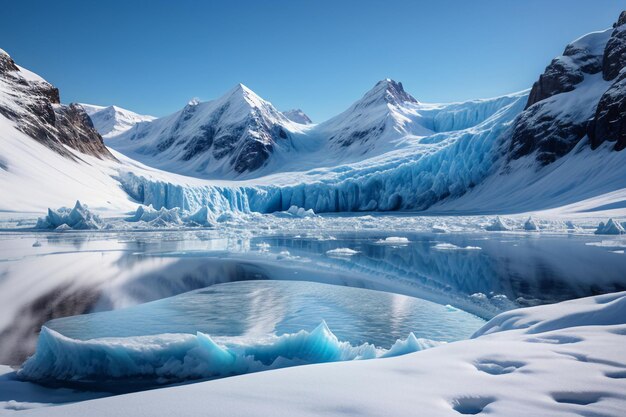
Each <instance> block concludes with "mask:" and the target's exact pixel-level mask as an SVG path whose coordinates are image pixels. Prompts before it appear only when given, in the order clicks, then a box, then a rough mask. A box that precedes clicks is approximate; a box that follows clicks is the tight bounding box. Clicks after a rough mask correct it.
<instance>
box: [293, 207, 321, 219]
mask: <svg viewBox="0 0 626 417" xmlns="http://www.w3.org/2000/svg"><path fill="white" fill-rule="evenodd" d="M287 213H289V214H291V215H292V216H295V217H315V212H314V211H313V210H312V209H308V210H306V209H304V208H302V207H298V206H291V207H289V209H288V210H287Z"/></svg>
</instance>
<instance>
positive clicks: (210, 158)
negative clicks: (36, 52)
mask: <svg viewBox="0 0 626 417" xmlns="http://www.w3.org/2000/svg"><path fill="white" fill-rule="evenodd" d="M625 33H626V13H622V15H621V16H620V18H619V20H618V22H617V23H616V24H615V25H614V27H613V28H611V29H608V30H605V31H601V32H594V33H591V34H588V35H585V36H583V37H581V38H579V39H577V40H576V41H574V42H572V43H571V44H570V45H568V46H567V48H566V49H565V51H564V53H563V55H562V56H559V57H557V58H556V59H555V60H553V61H552V63H550V65H549V66H548V67H547V68H546V71H545V72H544V74H542V75H541V76H540V78H539V80H538V81H537V83H535V85H534V86H533V88H532V89H531V90H530V93H529V92H527V91H524V92H520V93H514V94H509V95H504V96H501V97H496V98H492V99H483V100H472V101H468V102H463V103H451V104H431V103H423V102H419V101H418V100H416V99H415V98H414V97H413V96H412V95H410V94H408V93H407V92H406V91H405V90H404V87H403V86H402V84H401V83H399V82H396V81H393V80H390V79H385V80H382V81H380V82H378V83H376V84H375V86H374V87H373V88H372V89H371V90H370V91H368V92H366V93H365V95H364V96H363V97H362V98H361V99H359V100H358V101H356V102H355V103H354V104H353V105H351V106H350V107H349V108H348V109H347V110H346V111H344V112H342V113H341V114H339V115H337V116H335V117H333V118H331V119H330V120H328V121H326V122H323V123H320V124H310V125H304V124H300V123H295V122H293V121H291V120H289V119H288V118H287V117H286V116H285V115H284V114H283V113H281V112H279V111H278V110H276V109H275V108H274V106H273V105H272V104H271V103H270V102H268V101H266V100H263V99H262V98H260V97H259V96H258V95H256V94H255V93H254V92H252V91H251V90H250V89H248V88H247V87H245V86H243V85H238V86H236V87H235V88H233V89H232V90H231V91H229V92H228V93H226V94H225V95H224V96H222V97H220V98H218V99H216V100H213V101H209V102H203V103H200V102H197V101H193V102H190V103H189V104H188V105H187V106H185V107H184V108H183V109H182V110H180V111H178V112H176V113H174V114H172V115H170V116H166V117H163V118H159V119H155V120H153V121H148V122H141V123H138V124H135V125H134V126H133V127H132V128H130V129H129V130H128V131H126V132H124V133H122V134H120V135H117V136H114V137H111V138H110V139H108V141H107V145H109V146H111V147H112V148H113V149H115V150H116V151H119V152H120V153H115V155H116V156H117V158H118V159H121V162H119V163H114V164H107V165H106V167H103V166H101V165H100V164H97V163H90V164H89V167H84V166H81V168H80V169H81V170H89V172H90V175H93V176H94V177H98V178H101V175H104V177H106V178H107V179H106V180H102V179H99V180H98V181H99V184H105V183H106V184H107V187H108V186H109V185H111V184H113V185H112V186H114V187H116V188H117V190H116V193H115V195H116V196H117V195H118V194H117V193H119V191H120V190H123V193H125V194H122V195H124V196H125V198H124V201H122V200H120V199H119V196H118V197H115V199H116V200H115V201H116V202H115V203H114V204H113V203H110V204H112V205H115V206H116V207H125V206H126V205H127V204H129V203H128V201H127V200H128V199H129V198H130V199H132V200H134V201H135V202H139V203H143V204H152V205H153V206H154V207H155V208H157V209H158V208H161V207H166V208H173V207H180V208H183V209H185V210H195V209H200V208H203V207H205V206H206V207H207V209H208V210H210V211H215V212H216V211H221V210H240V211H257V212H273V211H282V210H287V209H288V208H289V207H290V206H292V205H296V206H298V207H302V208H305V209H313V210H314V211H316V212H336V211H369V210H426V209H430V210H437V211H455V212H465V213H467V212H501V213H502V212H520V211H527V210H541V209H549V208H553V207H557V206H558V205H564V204H575V203H577V202H580V201H581V200H589V199H591V200H593V201H600V200H601V199H599V196H602V195H606V196H611V197H607V199H604V200H602V201H604V202H603V203H602V204H600V206H607V207H609V206H610V207H613V206H611V204H617V206H615V207H624V203H623V201H622V200H623V198H622V197H620V196H622V195H623V194H625V193H626V153H624V152H623V151H621V150H622V149H623V148H624V146H626V127H625V124H626V117H625V116H624V115H625V113H626V108H625V107H626V86H625V84H626V75H625V71H626V70H624V66H625V63H626V46H625V45H626V41H625V37H626V35H625ZM3 56H5V55H3ZM1 62H3V64H2V65H3V66H2V71H3V73H2V74H3V77H2V84H1V86H2V90H0V109H2V110H3V115H4V118H0V121H6V123H9V125H10V126H11V129H14V128H15V127H17V128H18V129H20V130H21V134H22V136H19V135H14V134H13V130H2V134H3V135H5V134H6V133H5V132H9V131H10V132H11V135H10V136H11V137H14V138H15V140H16V141H17V142H11V141H3V143H2V146H3V149H2V158H4V159H5V160H7V158H8V157H7V155H12V158H13V161H3V164H4V165H5V166H6V165H7V163H8V166H10V165H11V164H13V166H14V167H15V166H17V164H18V163H17V162H16V161H26V160H28V161H29V165H32V166H36V165H37V162H34V161H31V159H32V157H33V155H32V154H29V155H27V156H23V157H21V156H20V155H21V154H20V152H24V149H23V148H24V146H23V144H25V143H29V146H30V142H28V141H26V140H24V139H23V138H25V137H28V136H30V138H31V140H34V141H36V142H37V141H38V142H40V143H44V144H45V145H46V146H47V147H48V148H52V149H54V151H55V152H57V153H59V152H60V153H63V150H64V149H65V150H66V151H67V147H66V146H65V145H67V146H70V147H71V148H73V150H72V152H70V153H68V155H70V154H71V155H72V157H73V158H75V159H84V157H82V156H80V154H79V155H78V156H77V154H76V152H74V151H75V150H78V151H81V152H84V153H88V154H92V155H96V156H98V157H102V156H103V155H105V154H108V151H107V149H106V147H104V145H103V144H102V140H101V139H100V140H99V141H98V140H94V141H88V140H85V141H81V140H76V139H75V138H76V130H77V128H76V127H77V126H79V127H81V129H82V130H85V131H90V132H91V134H92V135H93V134H94V133H95V132H94V131H93V129H92V128H91V127H90V126H89V124H90V122H89V119H88V118H87V117H86V115H85V113H84V112H83V111H82V108H80V107H79V106H62V105H60V104H55V103H58V92H57V91H56V90H55V89H54V88H53V87H51V86H50V85H49V84H48V83H46V82H45V81H43V80H41V79H40V78H39V77H37V76H35V75H34V74H32V73H28V72H26V71H25V70H20V69H19V68H18V67H16V66H15V64H14V63H12V61H10V58H5V59H4V61H1ZM15 68H17V69H15ZM6 74H9V75H6ZM15 74H26V75H19V76H18V75H15ZM24 77H27V78H24ZM55 94H56V95H55ZM7 103H9V104H10V105H8V104H7ZM47 106H49V107H50V108H51V109H52V113H53V115H54V120H53V121H52V122H49V121H48V119H46V115H49V114H50V113H49V112H46V109H48V107H47ZM76 108H78V110H77V109H76ZM7 109H8V110H7ZM72 109H74V110H72ZM68 111H71V112H74V113H72V114H82V115H85V116H84V119H85V120H83V121H82V124H81V123H79V122H72V123H70V122H69V121H68V120H69V119H68V118H67V117H65V118H64V117H61V116H62V115H64V114H67V112H68ZM11 112H13V113H11ZM15 114H23V115H25V116H24V117H16V116H15ZM55 123H56V124H55ZM50 126H52V127H50ZM59 126H61V127H62V129H60V130H59ZM68 126H69V127H71V128H73V129H70V128H69V127H68ZM54 128H56V130H54ZM3 129H8V128H3ZM50 129H52V131H53V132H57V133H56V136H54V135H53V138H56V142H55V140H48V139H47V138H48V137H47V136H46V135H45V134H41V132H47V131H48V130H50ZM89 129H91V130H89ZM14 130H15V129H14ZM82 130H80V131H82ZM95 135H97V134H95ZM18 136H19V139H18ZM96 137H97V138H99V136H96ZM16 143H18V144H19V145H15V144H16ZM55 144H56V145H55ZM14 145H15V146H14ZM62 145H63V146H62ZM12 146H13V147H12ZM98 147H99V148H98ZM97 150H98V151H100V152H98V151H97ZM42 155H43V154H42ZM46 155H47V154H46ZM28 158H30V159H28ZM40 159H41V160H42V162H41V163H42V164H46V165H47V166H48V167H49V168H50V173H49V175H42V179H41V181H43V182H45V183H46V184H48V183H49V182H50V181H48V180H47V179H45V180H44V179H43V178H44V177H45V178H48V177H50V178H53V177H54V178H56V177H55V175H56V174H54V175H53V171H54V172H58V170H59V169H58V167H59V166H60V165H58V163H57V162H54V163H53V162H50V161H52V159H50V161H48V156H46V157H45V158H44V157H41V158H40ZM44 160H45V162H44ZM55 161H56V160H55ZM55 164H56V165H55ZM142 164H145V165H147V166H144V165H142ZM63 167H64V168H63V169H68V170H75V169H78V168H76V167H75V166H71V167H70V166H67V167H66V165H63ZM46 169H48V168H46ZM24 171H27V168H26V165H24ZM44 171H45V172H48V171H46V170H41V172H44ZM16 172H17V170H15V169H14V170H13V173H12V175H14V176H15V175H16ZM0 173H2V172H1V171H0ZM181 174H182V175H187V176H186V177H185V176H181ZM74 177H76V178H74ZM74 177H73V178H71V181H78V178H79V177H80V176H74ZM7 178H8V177H7ZM0 179H1V178H0ZM43 182H42V184H43ZM29 184H31V183H29ZM33 184H36V182H33V183H32V184H31V185H28V186H29V187H34V188H35V189H36V188H37V187H41V185H33ZM48 185H49V187H48V189H47V190H46V191H51V190H53V189H55V187H56V188H57V189H59V193H65V192H66V191H67V190H66V189H65V188H68V187H65V188H63V186H62V185H61V184H58V185H56V186H55V185H52V184H48ZM18 188H19V190H22V189H26V188H27V187H26V185H22V186H19V187H18ZM62 188H63V189H62ZM70 189H75V190H84V189H83V187H82V185H81V186H78V185H77V187H76V188H71V187H70ZM19 190H18V191H19ZM622 191H624V192H622ZM80 192H81V193H82V192H84V191H80ZM27 194H28V193H26V192H25V196H24V201H26V200H27ZM30 194H31V195H35V194H36V192H31V193H30ZM100 194H102V195H103V193H100ZM77 198H78V199H81V200H84V198H83V197H82V196H81V195H75V196H73V197H72V200H75V199H77ZM33 199H34V197H33ZM615 199H622V200H619V201H616V200H615ZM101 200H102V199H101V198H100V199H99V200H98V203H97V204H99V205H101V206H102V205H105V203H104V202H102V201H101ZM591 200H589V201H591ZM110 201H111V200H107V204H109V202H110ZM86 202H87V203H88V204H91V205H92V206H93V205H94V204H93V202H91V201H86ZM585 207H587V208H586V209H590V207H592V205H590V204H587V205H585Z"/></svg>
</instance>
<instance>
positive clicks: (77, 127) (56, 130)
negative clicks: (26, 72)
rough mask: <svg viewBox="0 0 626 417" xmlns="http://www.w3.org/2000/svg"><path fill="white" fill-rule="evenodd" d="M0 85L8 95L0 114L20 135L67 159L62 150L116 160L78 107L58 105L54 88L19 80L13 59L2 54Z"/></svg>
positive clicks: (89, 120)
mask: <svg viewBox="0 0 626 417" xmlns="http://www.w3.org/2000/svg"><path fill="white" fill-rule="evenodd" d="M0 82H1V83H4V84H5V85H7V86H8V87H9V89H10V91H11V92H10V93H9V94H7V100H6V101H5V102H4V103H3V104H0V114H1V115H2V116H4V117H6V118H8V119H10V120H12V121H14V122H15V123H16V125H17V128H18V129H19V130H20V131H22V132H24V133H25V134H27V135H28V136H30V137H31V138H33V139H35V140H36V141H38V142H40V143H41V144H43V145H45V146H47V147H48V148H50V149H52V150H54V151H55V152H57V153H59V154H61V155H63V156H66V157H68V158H74V155H73V154H72V153H71V152H69V151H68V150H67V148H65V146H68V147H70V148H73V149H75V150H77V151H79V152H82V153H86V154H89V155H93V156H95V157H98V158H110V159H115V158H114V157H113V155H112V154H111V153H110V152H109V150H108V149H107V148H106V146H104V142H103V140H102V137H101V136H100V135H99V134H98V132H97V131H96V130H95V129H94V127H93V124H92V122H91V119H90V118H89V116H88V115H87V113H85V111H84V109H83V108H82V107H81V106H80V105H76V104H70V105H69V106H64V105H62V104H60V98H59V90H58V89H57V88H55V87H54V86H52V85H51V84H49V83H47V82H45V81H43V80H40V79H32V77H28V78H27V77H24V76H22V72H21V71H20V69H19V67H18V66H17V65H15V62H13V59H11V57H10V56H9V55H7V54H4V53H2V52H0Z"/></svg>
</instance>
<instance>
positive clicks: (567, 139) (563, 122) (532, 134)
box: [508, 12, 626, 165]
mask: <svg viewBox="0 0 626 417" xmlns="http://www.w3.org/2000/svg"><path fill="white" fill-rule="evenodd" d="M625 66H626V12H622V13H621V15H620V17H619V20H618V22H617V23H616V24H615V25H614V29H613V31H612V32H611V33H610V36H609V33H608V32H601V33H592V34H589V35H587V36H584V37H582V38H580V39H579V40H577V41H575V42H573V43H572V44H570V45H568V46H567V47H566V48H565V51H564V52H563V55H562V56H560V57H557V58H555V59H554V60H553V61H552V62H551V63H550V65H548V67H547V68H546V71H545V72H544V73H543V74H542V75H541V76H540V77H539V80H538V81H537V82H535V84H534V85H533V88H532V90H531V92H530V95H529V98H528V103H527V105H526V109H525V110H524V111H523V112H522V113H521V114H520V115H519V116H518V117H517V119H516V120H515V121H514V123H513V126H512V129H511V130H510V142H509V146H508V155H509V159H518V158H521V157H523V156H527V155H531V154H535V156H536V159H537V161H538V162H539V163H540V164H541V165H547V164H550V163H552V162H554V161H555V160H557V159H558V158H560V157H561V156H563V155H565V154H567V153H568V152H570V151H571V150H572V149H574V147H575V146H576V145H577V144H578V143H579V142H580V141H581V140H582V139H583V138H585V136H586V135H588V136H589V142H590V144H591V147H592V148H593V149H595V148H597V147H598V146H599V145H600V144H601V143H603V142H604V141H612V142H616V143H615V147H614V149H615V150H621V149H624V148H625V147H626V73H624V72H623V71H622V69H623V68H624V67H625ZM620 71H622V72H621V73H620ZM600 72H602V77H603V79H604V80H607V81H609V80H613V79H615V82H614V83H613V84H612V85H611V86H610V87H609V88H608V89H607V90H606V91H605V92H603V91H602V90H603V88H606V87H603V86H604V84H601V83H600V84H588V87H587V88H586V90H587V91H586V92H585V93H584V94H585V95H584V96H582V97H584V101H581V100H580V99H576V100H573V101H568V98H567V97H566V95H571V96H570V97H572V98H575V97H576V94H577V92H576V89H577V88H578V85H579V84H580V83H582V82H583V81H585V80H586V77H589V76H591V75H593V74H598V73H600ZM619 74H621V75H619ZM596 77H597V76H596ZM616 77H617V78H616ZM591 80H593V79H591ZM590 82H592V83H596V81H590ZM596 91H597V92H596ZM559 94H563V97H562V96H560V95H559ZM557 95H559V96H557ZM576 102H578V104H572V103H576ZM572 105H574V106H577V107H575V108H570V107H569V106H572Z"/></svg>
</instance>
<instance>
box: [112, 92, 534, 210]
mask: <svg viewBox="0 0 626 417" xmlns="http://www.w3.org/2000/svg"><path fill="white" fill-rule="evenodd" d="M514 97H515V99H514V100H512V102H510V103H507V104H505V105H504V106H503V107H499V108H498V109H497V110H494V109H493V108H495V107H497V104H493V103H491V102H487V103H488V104H487V105H485V106H483V107H486V108H485V109H482V110H480V111H479V110H476V109H473V108H474V107H476V108H477V109H478V108H481V106H480V105H479V104H476V103H474V104H472V105H471V106H470V107H471V108H470V109H468V110H467V111H461V110H458V111H457V112H454V111H448V112H446V113H442V114H443V115H441V116H439V119H437V118H436V117H435V120H438V121H437V122H436V123H437V125H438V126H439V128H441V129H443V128H445V129H452V128H455V127H463V126H465V125H466V124H468V123H469V122H468V120H469V119H472V118H474V119H479V120H480V119H481V118H482V117H487V115H488V114H489V113H490V112H491V111H493V114H491V115H490V116H489V117H487V118H486V120H484V121H482V122H481V123H479V124H478V125H476V126H472V127H470V128H468V129H464V130H456V131H453V132H442V133H438V134H435V135H432V136H428V137H425V138H423V139H421V140H420V142H419V143H417V144H415V145H413V146H411V147H409V148H407V149H403V150H401V151H398V153H397V154H395V155H394V156H393V157H392V158H388V157H380V158H372V159H370V160H367V161H364V162H361V163H358V164H353V165H341V166H338V167H335V168H329V169H328V170H327V171H325V172H324V173H323V174H322V175H313V174H311V176H310V177H306V176H305V179H304V180H301V181H294V182H291V183H289V182H285V181H282V182H283V183H285V184H286V185H271V184H263V183H257V184H254V185H251V183H246V182H242V183H241V184H242V185H239V186H217V185H210V184H209V183H207V185H194V186H189V185H183V184H176V183H171V182H167V181H163V180H154V179H149V178H146V177H143V176H140V175H136V174H134V173H132V172H125V173H122V174H120V176H119V181H120V182H121V184H122V187H123V189H124V190H125V191H126V192H127V193H128V194H129V195H130V196H131V197H132V198H133V199H135V200H136V201H138V202H139V203H142V204H145V205H152V206H153V207H154V208H156V209H159V208H161V207H165V208H174V207H179V208H181V209H183V210H190V211H195V210H198V209H200V208H201V207H204V206H206V207H208V208H209V210H211V211H212V212H213V213H221V212H229V211H240V212H249V211H255V212H261V213H271V212H276V211H286V210H288V209H289V208H290V207H291V206H297V207H302V208H304V209H306V210H308V209H312V210H313V211H315V212H316V213H324V212H344V211H349V212H353V211H372V210H379V211H388V210H402V209H426V208H428V207H429V206H431V205H432V204H434V203H436V202H438V201H440V200H442V199H444V198H447V197H456V196H460V195H462V194H464V193H465V192H466V191H467V190H469V189H471V188H472V187H474V186H475V185H476V184H478V183H479V182H481V181H482V180H483V179H484V178H485V177H486V176H487V175H489V174H490V173H491V172H493V171H494V169H495V167H496V165H497V163H498V160H499V144H500V142H499V140H500V138H501V136H502V134H503V133H504V131H505V130H506V129H507V128H508V127H509V124H510V122H511V121H512V120H513V119H514V118H515V116H516V115H517V114H518V113H519V112H520V111H521V110H522V109H523V106H524V104H525V101H526V95H517V96H514ZM508 99H509V100H511V98H510V97H509V98H508ZM501 105H502V104H501ZM492 107H493V108H492ZM446 118H447V119H446ZM474 121H475V120H474ZM469 124H471V123H469ZM281 175H283V174H281ZM288 177H289V174H288V173H285V174H284V178H288Z"/></svg>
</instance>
